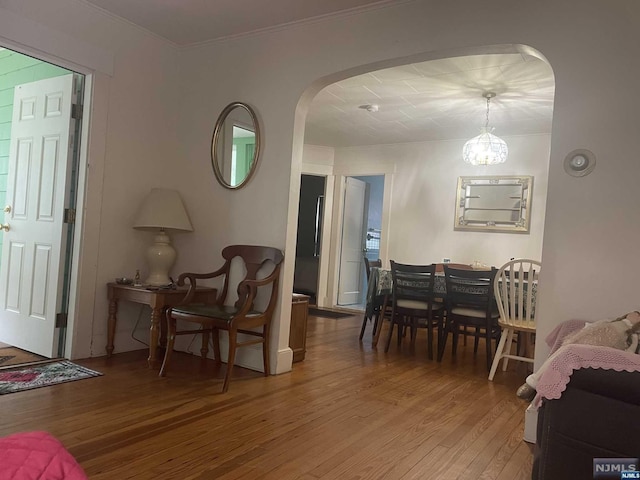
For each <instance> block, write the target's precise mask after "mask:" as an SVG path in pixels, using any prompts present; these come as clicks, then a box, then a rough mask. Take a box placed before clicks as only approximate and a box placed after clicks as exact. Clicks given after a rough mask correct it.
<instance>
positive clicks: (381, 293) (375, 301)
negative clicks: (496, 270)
mask: <svg viewBox="0 0 640 480" xmlns="http://www.w3.org/2000/svg"><path fill="white" fill-rule="evenodd" d="M481 269H482V270H487V268H481ZM392 293H393V276H392V274H391V269H388V268H383V267H372V268H371V274H370V277H369V284H368V286H367V297H366V307H365V316H367V318H371V317H372V316H373V315H375V314H376V311H378V315H380V316H381V318H380V319H379V321H378V325H379V326H378V328H377V329H376V332H375V335H374V337H373V340H372V342H371V344H372V346H374V347H375V346H376V345H377V344H378V340H379V338H380V332H381V331H382V323H383V322H382V320H384V314H385V310H387V305H389V302H390V295H391V294H392ZM433 293H434V296H435V297H436V298H438V299H441V300H442V301H445V302H446V298H447V282H446V278H445V275H444V272H443V271H439V270H436V273H435V276H434V282H433ZM531 294H532V296H533V299H532V302H533V303H532V304H533V305H534V306H535V304H536V298H535V297H536V295H537V283H534V284H533V286H532V288H531Z"/></svg>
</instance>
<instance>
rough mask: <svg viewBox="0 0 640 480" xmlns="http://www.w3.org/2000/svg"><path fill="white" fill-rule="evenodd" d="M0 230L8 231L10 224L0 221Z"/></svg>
mask: <svg viewBox="0 0 640 480" xmlns="http://www.w3.org/2000/svg"><path fill="white" fill-rule="evenodd" d="M0 230H4V231H5V232H8V231H9V230H11V225H9V224H8V223H0Z"/></svg>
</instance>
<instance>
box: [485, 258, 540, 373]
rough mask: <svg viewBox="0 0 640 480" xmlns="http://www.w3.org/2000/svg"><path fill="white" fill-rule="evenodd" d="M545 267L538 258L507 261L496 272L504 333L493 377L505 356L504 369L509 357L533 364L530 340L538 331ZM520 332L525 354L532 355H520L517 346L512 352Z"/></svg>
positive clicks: (494, 361) (495, 282)
mask: <svg viewBox="0 0 640 480" xmlns="http://www.w3.org/2000/svg"><path fill="white" fill-rule="evenodd" d="M541 269H542V264H541V263H540V262H538V261H536V260H528V259H516V260H511V261H509V262H507V263H505V264H504V265H503V266H502V267H500V269H499V270H498V272H497V274H496V278H495V280H494V294H495V298H496V302H497V303H498V311H499V313H500V318H499V320H498V324H499V325H500V327H501V328H502V334H501V335H500V342H499V343H498V348H497V350H496V354H495V356H494V358H493V364H492V365H491V370H490V371H489V380H493V377H494V376H495V374H496V370H497V369H498V364H499V363H500V360H502V359H504V362H503V364H502V370H503V371H505V370H506V369H507V362H508V361H509V359H513V360H519V361H521V362H528V363H533V346H534V342H533V341H528V342H527V341H526V340H531V339H533V338H534V337H535V333H536V298H537V295H536V294H537V289H538V277H539V275H540V270H541ZM516 334H518V336H520V335H521V334H522V336H523V337H524V338H525V339H526V340H525V342H523V343H524V344H525V348H524V349H525V353H529V354H530V355H531V356H523V355H520V354H519V353H520V352H519V351H518V350H519V349H518V348H517V347H516V353H515V354H512V353H511V351H512V348H513V340H514V337H515V335H516ZM519 343H520V342H519ZM527 350H528V352H527Z"/></svg>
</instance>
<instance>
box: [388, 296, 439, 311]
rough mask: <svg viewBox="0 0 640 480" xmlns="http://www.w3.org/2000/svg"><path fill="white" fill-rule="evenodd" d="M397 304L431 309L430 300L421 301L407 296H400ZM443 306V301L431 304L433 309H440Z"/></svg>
mask: <svg viewBox="0 0 640 480" xmlns="http://www.w3.org/2000/svg"><path fill="white" fill-rule="evenodd" d="M396 306H397V307H400V308H410V309H412V310H429V303H428V302H421V301H420V300H409V299H406V298H399V299H398V300H397V301H396ZM442 307H443V305H442V304H441V303H436V302H433V303H432V304H431V310H439V309H441V308H442Z"/></svg>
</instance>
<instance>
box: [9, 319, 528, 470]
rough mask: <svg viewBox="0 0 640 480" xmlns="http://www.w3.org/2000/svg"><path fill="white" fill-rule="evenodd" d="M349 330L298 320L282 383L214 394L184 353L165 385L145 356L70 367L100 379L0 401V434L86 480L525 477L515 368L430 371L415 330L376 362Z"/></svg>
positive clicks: (212, 373) (478, 364)
mask: <svg viewBox="0 0 640 480" xmlns="http://www.w3.org/2000/svg"><path fill="white" fill-rule="evenodd" d="M360 325H361V317H349V318H342V319H338V320H336V319H329V318H318V317H310V318H309V326H308V340H307V354H306V358H305V360H304V361H303V362H300V363H295V364H294V366H293V371H292V372H291V373H287V374H282V375H277V376H271V377H268V378H265V377H263V376H262V375H261V374H260V373H258V372H252V371H248V370H243V369H240V368H236V369H234V379H233V380H232V382H231V386H230V389H229V392H228V393H227V394H224V395H222V394H219V393H218V392H219V391H220V388H221V385H222V379H223V375H224V370H225V367H224V366H223V367H221V368H219V369H216V367H215V365H214V364H213V362H211V361H208V362H205V363H206V364H205V365H202V362H201V361H200V360H199V359H198V358H197V357H192V356H189V355H186V354H177V353H176V354H175V355H174V357H173V363H172V369H171V371H170V372H169V376H168V377H166V378H159V377H158V376H157V371H155V370H149V369H147V368H146V360H145V358H146V352H145V351H138V352H130V353H124V354H117V355H114V356H113V357H112V358H111V359H109V360H107V359H106V358H105V357H101V358H95V359H87V360H80V361H78V362H77V363H79V364H82V365H85V366H88V367H89V368H93V369H96V370H98V371H100V372H102V373H104V376H102V377H98V378H92V379H87V380H81V381H77V382H72V383H66V384H62V385H56V386H52V387H46V388H40V389H37V390H31V391H27V392H20V393H14V394H10V395H4V396H0V411H1V412H2V419H1V420H0V435H8V434H10V433H15V432H18V431H26V430H47V431H49V432H51V433H52V434H54V435H55V436H56V437H58V438H59V439H60V440H61V441H62V442H63V443H64V444H65V445H66V446H67V448H68V450H69V451H70V452H71V453H72V454H73V455H74V456H75V457H76V459H77V460H78V462H79V463H80V464H81V465H82V466H83V467H84V469H85V471H86V473H87V475H88V476H89V477H90V478H91V479H96V480H101V479H110V480H113V479H118V480H124V479H180V480H186V479H194V480H195V479H198V480H205V479H206V480H208V479H216V480H253V479H274V480H275V479H300V480H315V479H390V480H395V479H398V480H409V479H421V480H423V479H474V480H475V479H499V480H515V479H527V478H531V462H532V454H531V446H530V445H529V444H527V443H525V442H523V441H522V433H523V420H524V410H525V407H526V405H525V404H524V403H523V402H522V401H520V400H518V399H517V398H516V396H515V393H514V392H515V389H516V388H517V387H518V386H519V385H520V384H521V383H522V381H523V379H524V377H525V375H526V370H525V368H523V367H524V365H523V364H522V363H517V362H512V365H511V366H510V371H508V372H506V373H503V372H501V371H500V372H499V373H498V374H496V378H495V381H494V382H489V381H488V380H487V371H486V365H485V359H484V356H483V355H482V353H481V352H482V350H483V346H482V345H481V346H480V349H479V353H478V356H477V357H476V358H475V359H474V358H473V342H472V341H471V342H469V345H467V346H466V347H462V345H460V346H459V348H458V358H457V360H456V361H453V360H452V359H451V357H450V354H449V352H450V349H448V353H447V354H446V355H445V358H444V359H443V362H442V363H441V364H438V363H436V362H435V361H429V360H427V355H426V345H425V342H426V335H425V334H424V331H422V330H421V331H420V335H421V336H419V337H418V340H417V342H416V349H415V351H414V352H412V351H410V348H409V347H408V338H407V343H406V345H403V347H404V348H403V349H402V350H400V351H399V350H397V349H396V348H395V342H393V343H392V348H391V349H390V351H389V353H388V354H385V353H384V351H383V350H384V349H383V347H381V346H379V347H378V348H377V349H372V348H371V340H370V339H371V331H370V327H369V328H368V329H367V332H366V334H365V341H364V342H363V343H362V344H361V343H359V342H358V334H359V330H360ZM385 328H386V326H385ZM385 335H386V332H383V338H384V336H385ZM516 363H517V364H516ZM236 373H237V375H236ZM212 377H213V379H212Z"/></svg>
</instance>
